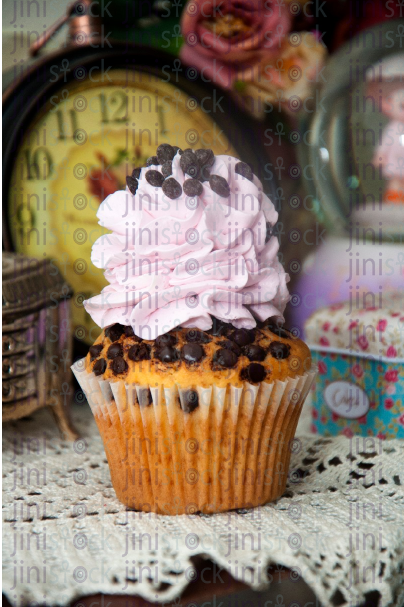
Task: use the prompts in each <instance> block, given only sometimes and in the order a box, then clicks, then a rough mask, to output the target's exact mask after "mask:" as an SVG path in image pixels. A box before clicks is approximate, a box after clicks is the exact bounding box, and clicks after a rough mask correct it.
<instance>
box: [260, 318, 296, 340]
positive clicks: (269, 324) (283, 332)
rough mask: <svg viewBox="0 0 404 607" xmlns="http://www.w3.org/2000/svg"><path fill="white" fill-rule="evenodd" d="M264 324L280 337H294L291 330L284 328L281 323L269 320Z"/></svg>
mask: <svg viewBox="0 0 404 607" xmlns="http://www.w3.org/2000/svg"><path fill="white" fill-rule="evenodd" d="M264 326H266V327H267V328H268V329H269V330H270V331H272V333H275V334H276V335H278V336H279V337H284V338H286V339H291V338H292V336H291V334H290V333H289V331H286V329H284V328H283V327H282V326H281V325H278V324H276V323H274V322H267V323H264Z"/></svg>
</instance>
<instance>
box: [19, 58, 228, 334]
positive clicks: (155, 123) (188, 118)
mask: <svg viewBox="0 0 404 607" xmlns="http://www.w3.org/2000/svg"><path fill="white" fill-rule="evenodd" d="M89 72H90V71H89ZM99 73H100V72H99ZM81 74H83V75H85V74H86V71H85V68H82V72H81ZM87 75H89V76H90V78H86V79H81V80H80V79H79V78H80V77H81V76H80V73H78V70H76V77H77V80H76V81H75V82H72V83H71V84H65V85H62V86H61V87H60V89H59V90H58V91H57V92H56V93H55V94H53V95H52V96H50V98H49V101H48V103H47V104H46V106H45V107H44V108H43V111H42V112H41V113H40V115H39V116H38V115H37V116H36V118H35V120H34V121H33V122H32V124H31V125H30V126H29V127H28V128H27V129H26V132H25V135H24V138H23V139H22V143H21V145H20V147H19V149H18V151H17V155H16V158H15V160H14V162H13V169H12V174H11V181H10V186H9V191H8V198H9V200H8V219H9V227H10V233H11V238H12V241H13V246H14V249H15V250H16V251H18V252H20V253H24V254H26V255H29V256H32V257H37V258H42V257H44V256H47V257H50V258H53V259H54V260H55V262H56V263H57V265H58V266H59V268H60V270H61V271H62V273H64V274H65V276H66V278H67V280H68V282H69V283H70V284H71V286H72V287H73V289H74V292H75V295H74V298H73V301H72V314H73V323H74V327H75V335H76V337H77V338H78V339H80V340H84V341H86V342H93V341H94V340H95V338H96V337H97V336H98V333H99V328H98V327H96V326H95V325H93V323H92V321H91V319H90V317H89V316H88V314H86V313H85V311H84V308H83V300H84V299H87V298H88V297H91V296H92V295H94V294H97V293H99V292H100V291H101V289H102V288H103V287H104V286H105V284H107V283H106V281H105V279H104V277H103V272H102V270H99V269H97V268H95V267H94V266H93V265H92V263H91V261H90V253H91V247H92V245H93V243H94V242H95V241H96V240H97V238H99V237H100V236H101V235H102V234H103V233H105V230H104V229H103V228H101V227H100V226H99V225H98V220H97V217H96V213H97V210H98V207H99V205H100V204H101V202H102V201H103V200H104V198H105V197H106V196H108V195H109V194H111V193H113V192H115V191H116V190H118V189H124V188H125V185H126V183H125V178H126V176H127V175H130V174H131V172H132V170H133V168H134V167H138V166H145V164H146V159H147V158H148V157H149V156H152V155H154V154H155V151H156V148H157V146H158V145H159V144H160V143H165V142H167V143H170V144H172V145H178V146H180V147H181V148H188V147H191V148H200V147H202V148H205V147H206V148H211V149H212V150H213V151H214V153H215V154H230V155H232V156H237V155H238V154H237V152H236V150H235V149H234V148H233V147H232V146H231V144H230V143H229V140H228V138H227V137H226V135H225V133H224V131H223V130H222V129H221V128H219V126H218V124H217V123H216V122H215V121H214V120H213V118H212V117H211V116H210V114H209V112H204V111H203V107H201V106H200V105H199V104H198V102H197V101H196V99H195V98H193V97H191V96H189V95H187V94H186V93H185V92H184V91H183V90H182V89H179V88H177V87H176V86H174V85H172V84H170V83H169V82H165V81H164V80H163V79H162V78H158V77H157V76H154V75H151V74H147V73H145V72H141V71H130V72H128V71H127V70H123V69H122V70H120V69H111V70H110V71H107V73H104V76H103V77H102V76H98V75H97V74H96V77H93V78H91V74H90V73H89V74H87ZM96 78H98V80H96ZM102 78H103V80H104V81H102ZM95 80H96V81H95Z"/></svg>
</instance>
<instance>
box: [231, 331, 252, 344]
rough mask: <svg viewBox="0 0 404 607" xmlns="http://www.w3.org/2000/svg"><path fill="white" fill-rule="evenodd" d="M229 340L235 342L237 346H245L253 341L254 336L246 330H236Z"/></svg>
mask: <svg viewBox="0 0 404 607" xmlns="http://www.w3.org/2000/svg"><path fill="white" fill-rule="evenodd" d="M229 338H230V339H231V340H232V341H235V342H236V344H237V345H238V346H247V345H248V344H251V343H252V342H253V341H254V339H255V338H254V334H253V332H252V331H249V330H248V329H236V330H235V331H234V332H233V333H232V334H231V335H230V336H229Z"/></svg>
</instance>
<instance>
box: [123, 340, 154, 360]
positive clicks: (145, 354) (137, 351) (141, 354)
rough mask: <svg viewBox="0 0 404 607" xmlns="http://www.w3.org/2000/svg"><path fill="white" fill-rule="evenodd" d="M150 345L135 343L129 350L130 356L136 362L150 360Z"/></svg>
mask: <svg viewBox="0 0 404 607" xmlns="http://www.w3.org/2000/svg"><path fill="white" fill-rule="evenodd" d="M150 349H151V348H150V346H149V345H148V344H145V343H143V344H135V345H134V346H132V347H131V348H129V350H128V358H129V359H130V360H134V361H135V362H140V361H141V360H150Z"/></svg>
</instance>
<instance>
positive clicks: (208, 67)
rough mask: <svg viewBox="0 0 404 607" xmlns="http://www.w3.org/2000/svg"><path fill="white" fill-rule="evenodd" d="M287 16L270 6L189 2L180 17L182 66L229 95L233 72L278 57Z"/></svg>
mask: <svg viewBox="0 0 404 607" xmlns="http://www.w3.org/2000/svg"><path fill="white" fill-rule="evenodd" d="M290 25H291V14H290V11H289V10H288V9H287V6H286V5H285V4H282V5H278V4H277V3H276V2H275V1H274V0H248V1H246V0H224V1H221V0H190V1H189V2H188V3H187V5H186V6H185V9H184V11H183V13H182V18H181V30H182V35H183V37H184V41H185V44H184V45H183V46H182V48H181V51H180V57H181V59H182V61H184V63H187V64H188V65H191V66H193V67H196V68H197V69H198V70H200V71H202V70H203V76H204V78H206V79H208V78H209V79H211V81H213V82H215V83H216V84H218V85H219V86H221V87H223V88H225V89H230V88H232V87H233V84H234V81H235V80H236V79H237V72H238V71H239V70H240V69H241V68H242V67H243V65H244V66H245V69H248V68H251V65H254V64H256V63H257V62H258V61H260V60H261V59H262V58H263V57H264V56H267V55H268V54H269V53H270V54H272V55H274V54H276V53H277V52H279V48H280V46H281V43H282V40H283V39H284V38H285V36H286V35H287V34H288V32H289V29H290Z"/></svg>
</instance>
